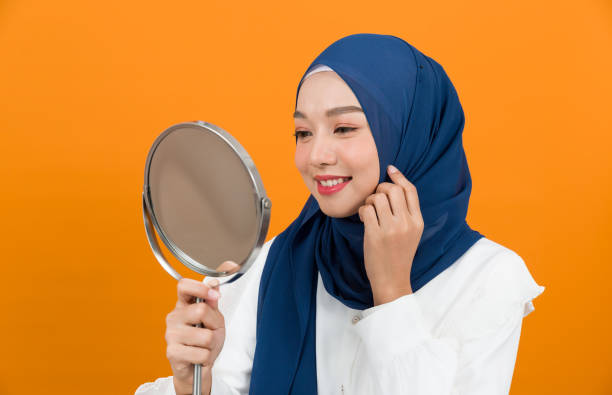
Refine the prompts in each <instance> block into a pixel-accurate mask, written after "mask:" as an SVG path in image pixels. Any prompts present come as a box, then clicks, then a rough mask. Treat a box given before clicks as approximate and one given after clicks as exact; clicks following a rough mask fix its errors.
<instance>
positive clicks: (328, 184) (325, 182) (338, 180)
mask: <svg viewBox="0 0 612 395" xmlns="http://www.w3.org/2000/svg"><path fill="white" fill-rule="evenodd" d="M346 180H348V178H336V179H335V180H322V181H319V182H320V183H321V185H323V186H324V187H331V186H334V185H336V184H340V183H343V182H344V181H346Z"/></svg>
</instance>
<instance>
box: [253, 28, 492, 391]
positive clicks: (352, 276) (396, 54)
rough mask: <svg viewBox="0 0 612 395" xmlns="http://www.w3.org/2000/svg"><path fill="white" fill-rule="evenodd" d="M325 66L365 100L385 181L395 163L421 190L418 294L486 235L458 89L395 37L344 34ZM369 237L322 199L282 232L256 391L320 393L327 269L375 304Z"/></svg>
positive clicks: (264, 300)
mask: <svg viewBox="0 0 612 395" xmlns="http://www.w3.org/2000/svg"><path fill="white" fill-rule="evenodd" d="M317 65H326V66H328V67H331V68H332V69H333V70H334V71H335V72H336V73H337V74H338V75H339V76H340V77H341V78H342V79H343V80H344V82H346V84H347V85H348V86H349V87H350V88H351V89H352V91H353V93H354V94H355V96H356V97H357V99H358V100H359V103H360V104H361V107H362V108H363V110H364V112H365V115H366V118H367V120H368V123H369V126H370V130H371V131H372V134H373V136H374V141H375V143H376V148H377V149H378V156H379V161H380V177H379V183H381V182H385V181H386V182H391V181H390V179H389V178H388V175H387V173H386V169H387V165H389V164H393V165H394V166H395V167H397V168H398V169H399V170H400V171H401V172H402V173H403V174H404V175H405V176H406V178H407V179H408V180H409V181H410V182H411V183H413V184H414V185H415V186H416V188H417V192H418V194H419V202H420V206H421V213H422V215H423V220H424V222H425V228H424V230H423V235H422V237H421V240H420V243H419V246H418V248H417V251H416V254H415V256H414V259H413V262H412V271H411V275H410V281H411V285H412V289H413V291H414V292H416V291H418V290H419V288H421V287H422V286H423V285H425V284H427V282H429V281H430V280H432V279H433V278H434V277H436V276H437V275H438V274H440V273H441V272H442V271H443V270H444V269H446V268H447V267H449V266H450V265H452V264H453V262H455V261H456V260H457V259H458V258H459V257H461V255H463V253H464V252H465V251H466V250H467V249H468V248H470V247H471V246H472V245H473V244H474V243H475V242H476V241H477V240H478V239H480V238H481V237H484V236H483V235H482V234H480V233H478V232H477V231H475V230H472V229H470V227H469V226H468V224H467V223H466V221H465V217H466V214H467V209H468V202H469V198H470V192H471V189H472V180H471V177H470V172H469V169H468V164H467V160H466V157H465V153H464V150H463V142H462V132H463V126H464V121H465V118H464V114H463V109H462V108H461V104H460V103H459V98H458V97H457V92H456V91H455V88H454V87H453V85H452V83H451V81H450V80H449V78H448V76H447V75H446V73H445V71H444V69H443V68H442V66H440V65H439V64H438V63H437V62H436V61H434V60H433V59H431V58H430V57H428V56H426V55H424V54H423V53H421V52H419V51H418V50H417V49H416V48H414V47H413V46H411V45H410V44H408V43H407V42H405V41H404V40H402V39H400V38H398V37H394V36H389V35H378V34H354V35H350V36H347V37H344V38H342V39H340V40H338V41H336V42H334V43H333V44H331V45H330V46H329V47H328V48H327V49H325V50H324V51H323V52H322V53H321V54H320V55H319V56H318V57H317V58H316V59H315V60H314V61H313V62H312V63H311V65H310V66H309V67H308V69H307V70H306V72H305V73H304V76H305V75H306V74H307V73H308V72H309V71H310V70H312V69H313V68H314V67H315V66H317ZM304 76H303V77H302V80H300V83H299V85H298V94H299V90H300V87H301V85H302V82H303V80H304ZM296 106H297V94H296ZM363 235H364V225H363V223H362V222H361V221H360V220H359V214H354V215H352V216H349V217H346V218H332V217H328V216H327V215H325V214H324V213H323V212H322V211H321V210H320V209H319V206H318V204H317V201H316V200H315V199H314V197H313V196H312V195H310V196H309V198H308V200H307V201H306V204H305V205H304V208H303V209H302V211H301V213H300V215H299V216H298V217H297V219H295V220H294V221H293V223H292V224H291V225H289V227H288V228H287V229H286V230H285V231H283V232H282V233H281V234H279V235H277V237H276V239H275V240H274V242H273V243H272V245H271V247H270V251H269V253H268V256H267V259H266V263H265V266H264V269H263V273H262V277H261V283H260V288H259V299H258V307H257V334H256V342H257V343H256V348H255V356H254V361H253V370H252V373H251V385H250V392H249V394H251V395H264V394H265V395H281V394H282V395H287V394H291V395H297V394H304V395H306V394H307V395H312V394H316V393H317V370H316V355H315V332H316V326H315V318H316V290H317V281H318V276H317V273H320V274H321V278H322V280H323V284H324V286H325V290H326V291H327V292H328V293H329V294H330V295H332V296H333V297H334V298H336V299H337V300H339V301H340V302H342V303H343V304H344V305H346V306H348V307H350V308H352V309H359V310H363V309H367V308H370V307H372V306H373V296H372V288H371V287H370V283H369V281H368V277H367V275H366V271H365V266H364V260H363Z"/></svg>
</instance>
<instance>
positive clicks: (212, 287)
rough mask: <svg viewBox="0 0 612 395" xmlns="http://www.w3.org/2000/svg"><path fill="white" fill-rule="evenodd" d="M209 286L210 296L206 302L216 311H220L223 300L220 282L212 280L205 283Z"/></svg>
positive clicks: (205, 299)
mask: <svg viewBox="0 0 612 395" xmlns="http://www.w3.org/2000/svg"><path fill="white" fill-rule="evenodd" d="M205 283H206V285H208V289H209V290H208V295H207V296H206V298H204V302H205V303H206V304H207V305H209V306H210V307H212V308H213V309H215V310H219V299H220V298H221V291H220V289H219V280H217V279H216V278H215V279H212V280H210V281H205Z"/></svg>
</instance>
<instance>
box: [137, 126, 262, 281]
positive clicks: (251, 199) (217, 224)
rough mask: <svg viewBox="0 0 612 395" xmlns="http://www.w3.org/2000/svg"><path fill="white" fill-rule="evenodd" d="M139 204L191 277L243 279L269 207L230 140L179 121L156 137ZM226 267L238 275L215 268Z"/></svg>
mask: <svg viewBox="0 0 612 395" xmlns="http://www.w3.org/2000/svg"><path fill="white" fill-rule="evenodd" d="M143 198H144V201H145V205H144V209H145V210H148V214H149V216H150V218H151V222H153V225H154V227H155V230H156V231H157V234H158V235H159V237H160V239H161V240H162V241H163V242H164V244H165V245H166V247H168V249H169V250H170V251H171V252H172V254H173V255H174V256H175V257H176V258H177V259H178V260H179V261H180V262H182V263H183V264H184V265H186V266H187V267H189V268H190V269H192V270H195V271H197V272H198V273H201V274H206V275H213V276H217V275H219V274H225V275H227V274H232V273H234V272H236V271H238V270H240V271H241V272H243V271H244V270H246V267H244V266H245V265H246V266H247V267H248V265H249V264H250V263H251V262H252V260H253V259H254V257H255V255H256V254H257V252H258V250H259V248H260V247H261V245H262V244H263V241H264V239H265V235H266V232H267V228H268V222H269V209H270V205H271V203H270V201H269V199H268V198H267V197H266V195H265V191H264V189H263V185H262V183H261V179H260V177H259V175H258V173H257V170H256V169H255V166H254V164H253V162H252V160H251V159H250V157H249V156H248V154H247V153H246V151H245V150H244V148H242V147H241V146H240V144H238V142H237V140H235V139H234V138H233V137H232V136H231V135H229V134H228V133H227V132H225V131H223V130H222V129H220V128H218V127H216V126H214V125H212V124H208V123H205V122H200V121H198V122H192V123H190V122H187V123H183V124H179V125H175V126H173V127H171V128H169V129H167V130H166V131H165V132H164V133H162V134H161V135H160V136H159V137H158V139H157V140H156V141H155V143H154V144H153V146H152V147H151V150H150V152H149V157H148V158H147V165H146V170H145V189H144V193H143ZM266 206H267V207H266ZM145 222H146V219H145ZM149 241H150V242H151V240H149ZM152 247H154V246H153V245H152ZM228 260H230V261H233V262H236V263H237V264H238V265H240V268H236V267H234V268H233V271H232V272H231V273H229V272H228V271H227V267H220V265H221V264H222V263H223V262H225V261H228ZM162 265H163V264H162ZM171 274H173V273H171ZM173 275H174V274H173Z"/></svg>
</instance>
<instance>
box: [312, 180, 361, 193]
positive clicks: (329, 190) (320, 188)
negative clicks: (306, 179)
mask: <svg viewBox="0 0 612 395" xmlns="http://www.w3.org/2000/svg"><path fill="white" fill-rule="evenodd" d="M314 178H315V179H316V180H317V189H318V191H319V193H320V194H321V195H331V194H333V193H336V192H338V191H340V190H341V189H342V188H344V187H345V186H346V184H348V183H349V182H350V181H351V179H352V177H344V176H336V175H317V176H315V177H314ZM339 178H342V179H344V182H341V183H338V184H336V185H332V186H324V185H321V183H320V181H327V180H337V179H339Z"/></svg>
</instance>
